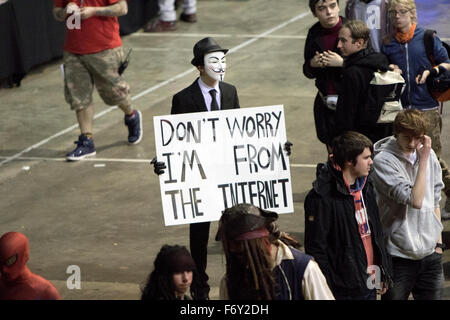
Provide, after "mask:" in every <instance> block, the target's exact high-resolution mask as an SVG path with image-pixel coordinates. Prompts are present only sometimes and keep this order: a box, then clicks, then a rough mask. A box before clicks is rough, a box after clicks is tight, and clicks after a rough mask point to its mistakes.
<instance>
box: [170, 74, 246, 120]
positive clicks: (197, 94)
mask: <svg viewBox="0 0 450 320" xmlns="http://www.w3.org/2000/svg"><path fill="white" fill-rule="evenodd" d="M219 88H220V92H221V95H220V97H221V98H220V105H221V107H220V110H225V109H237V108H239V98H238V95H237V91H236V88H235V87H234V86H233V85H231V84H228V83H226V82H219ZM204 111H208V109H207V108H206V104H205V99H204V98H203V94H202V91H201V89H200V86H199V84H198V78H197V79H196V80H195V81H194V82H193V83H192V84H191V85H190V86H189V87H187V88H185V89H183V90H181V91H180V92H178V93H177V94H175V95H174V96H173V99H172V110H171V112H170V113H171V114H180V113H191V112H204Z"/></svg>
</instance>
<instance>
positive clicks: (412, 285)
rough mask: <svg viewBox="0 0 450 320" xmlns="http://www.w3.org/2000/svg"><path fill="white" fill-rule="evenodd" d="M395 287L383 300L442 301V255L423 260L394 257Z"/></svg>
mask: <svg viewBox="0 0 450 320" xmlns="http://www.w3.org/2000/svg"><path fill="white" fill-rule="evenodd" d="M392 267H393V272H394V287H393V288H391V289H389V290H388V291H387V292H386V293H385V294H384V295H382V296H381V299H382V300H407V299H408V297H409V294H410V293H412V294H413V297H414V300H441V298H442V290H443V286H444V272H443V268H442V255H441V254H438V253H436V252H434V253H432V254H430V255H429V256H427V257H425V258H423V259H421V260H411V259H403V258H398V257H392Z"/></svg>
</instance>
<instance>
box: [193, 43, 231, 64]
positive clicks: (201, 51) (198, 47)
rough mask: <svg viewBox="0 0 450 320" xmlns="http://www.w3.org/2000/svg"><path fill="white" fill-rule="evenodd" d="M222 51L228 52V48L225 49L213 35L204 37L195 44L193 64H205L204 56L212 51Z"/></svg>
mask: <svg viewBox="0 0 450 320" xmlns="http://www.w3.org/2000/svg"><path fill="white" fill-rule="evenodd" d="M216 51H222V52H223V53H224V54H226V53H227V52H228V49H223V48H222V47H221V46H220V45H219V44H218V43H217V42H216V40H214V39H213V38H211V37H207V38H203V39H202V40H200V41H198V42H197V43H196V44H195V45H194V59H192V61H191V63H192V65H194V66H195V67H196V66H201V65H203V57H204V56H205V54H207V53H210V52H216Z"/></svg>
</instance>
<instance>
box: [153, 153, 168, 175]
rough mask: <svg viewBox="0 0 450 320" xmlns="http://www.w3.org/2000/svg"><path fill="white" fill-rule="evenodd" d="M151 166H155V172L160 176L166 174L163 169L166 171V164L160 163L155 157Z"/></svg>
mask: <svg viewBox="0 0 450 320" xmlns="http://www.w3.org/2000/svg"><path fill="white" fill-rule="evenodd" d="M150 164H152V165H153V171H154V172H155V173H156V174H157V175H158V176H159V175H161V174H163V173H164V170H163V169H166V168H167V167H166V164H165V163H164V162H160V161H158V160H157V159H156V157H154V158H153V159H152V161H150Z"/></svg>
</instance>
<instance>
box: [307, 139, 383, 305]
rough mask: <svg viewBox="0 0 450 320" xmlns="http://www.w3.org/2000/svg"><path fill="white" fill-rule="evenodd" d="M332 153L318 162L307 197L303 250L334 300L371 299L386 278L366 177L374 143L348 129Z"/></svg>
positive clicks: (372, 196)
mask: <svg viewBox="0 0 450 320" xmlns="http://www.w3.org/2000/svg"><path fill="white" fill-rule="evenodd" d="M332 151H333V154H332V155H330V160H329V161H328V163H326V164H319V165H318V166H317V179H316V181H314V183H313V189H312V190H311V191H310V192H309V193H308V195H307V196H306V199H305V251H306V253H307V254H309V255H312V256H313V257H314V259H315V260H316V261H317V263H318V264H319V266H320V269H321V270H322V272H323V274H324V275H325V277H326V279H327V282H328V286H329V287H330V289H331V291H332V292H333V295H334V297H335V298H336V300H375V299H376V294H377V291H376V289H379V293H380V294H384V292H385V291H386V287H387V285H388V284H389V283H390V282H391V280H390V278H391V277H390V269H391V268H390V261H389V260H388V259H389V258H388V256H387V253H386V248H385V245H384V242H383V234H382V227H381V222H380V218H379V215H378V206H377V203H376V199H375V192H374V189H373V186H372V183H371V182H370V181H368V175H369V171H370V167H371V165H372V163H373V161H372V158H371V155H372V151H373V144H372V142H371V141H370V140H369V139H368V138H367V137H365V136H364V135H362V134H360V133H357V132H346V133H344V134H342V135H341V136H338V137H336V138H335V139H334V140H333V142H332Z"/></svg>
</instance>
